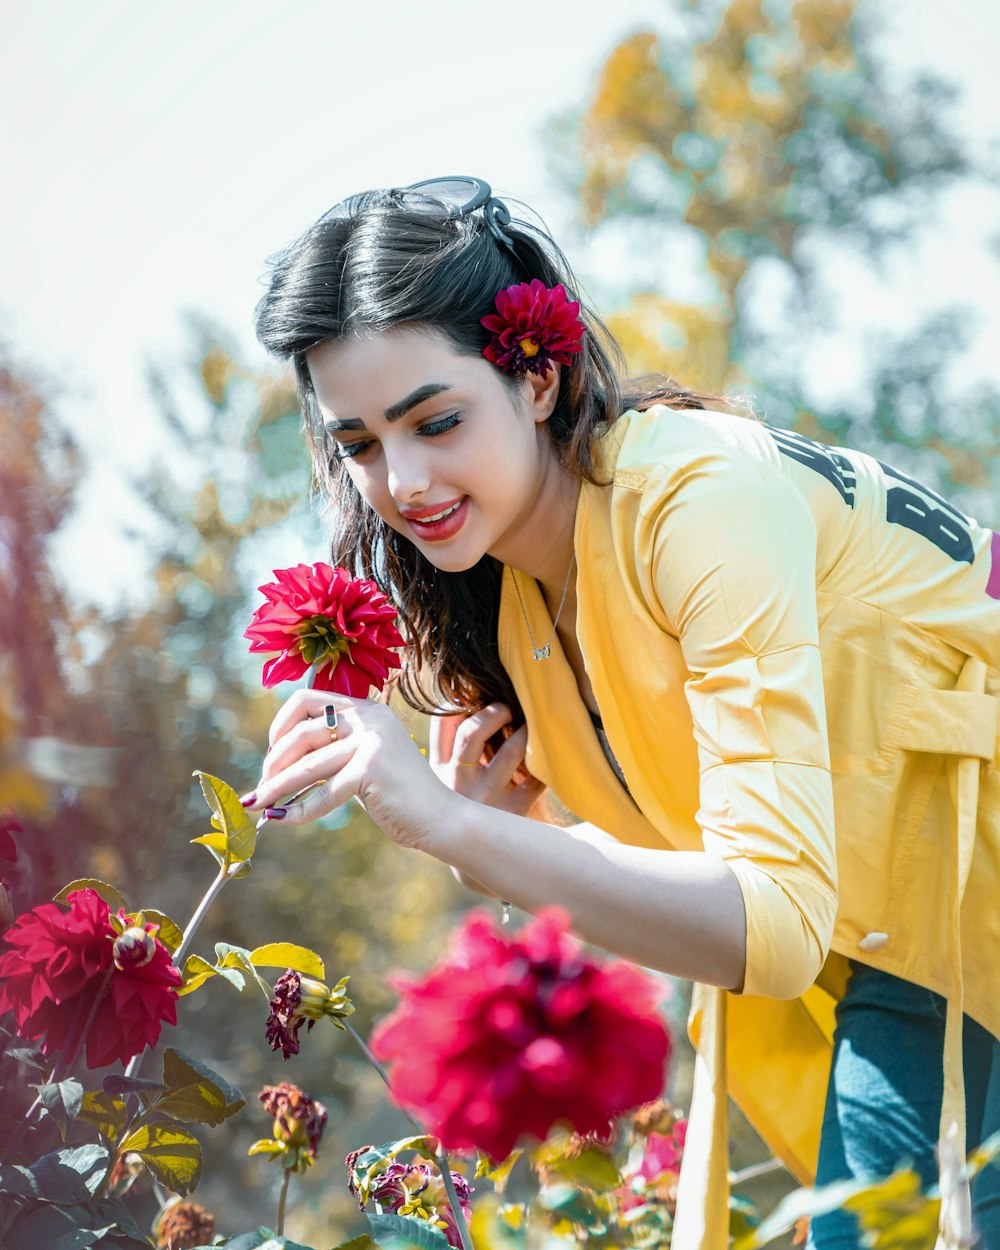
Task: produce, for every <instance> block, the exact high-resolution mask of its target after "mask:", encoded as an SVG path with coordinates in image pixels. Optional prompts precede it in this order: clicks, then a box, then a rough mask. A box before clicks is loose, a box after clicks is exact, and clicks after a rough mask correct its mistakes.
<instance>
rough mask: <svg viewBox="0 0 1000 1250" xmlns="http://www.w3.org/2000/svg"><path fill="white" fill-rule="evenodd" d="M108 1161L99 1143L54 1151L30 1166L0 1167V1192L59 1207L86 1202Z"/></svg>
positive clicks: (105, 1152)
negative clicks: (0, 1168)
mask: <svg viewBox="0 0 1000 1250" xmlns="http://www.w3.org/2000/svg"><path fill="white" fill-rule="evenodd" d="M110 1160H111V1156H110V1154H109V1153H108V1151H107V1150H106V1149H105V1148H104V1147H103V1146H97V1145H88V1146H77V1147H75V1148H73V1149H71V1150H57V1151H55V1152H54V1153H53V1154H48V1155H43V1156H42V1157H41V1158H40V1159H38V1160H37V1161H36V1162H35V1163H33V1164H32V1165H31V1166H30V1167H21V1166H20V1165H19V1164H13V1165H11V1166H8V1167H5V1168H3V1169H2V1170H0V1193H8V1194H14V1195H15V1196H17V1197H19V1198H34V1199H36V1200H37V1201H39V1202H51V1203H53V1204H54V1205H56V1206H62V1207H76V1206H80V1205H81V1204H86V1203H87V1202H89V1201H90V1198H91V1195H92V1194H93V1193H94V1192H95V1190H96V1189H97V1187H98V1185H100V1183H101V1180H102V1179H103V1177H104V1173H105V1172H106V1171H107V1167H108V1163H109V1162H110Z"/></svg>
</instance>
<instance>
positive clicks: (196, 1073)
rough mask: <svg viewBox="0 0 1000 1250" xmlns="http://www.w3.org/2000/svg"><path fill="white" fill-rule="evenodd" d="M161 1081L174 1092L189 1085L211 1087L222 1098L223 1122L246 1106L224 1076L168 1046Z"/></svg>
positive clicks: (234, 1087) (239, 1094) (237, 1091)
mask: <svg viewBox="0 0 1000 1250" xmlns="http://www.w3.org/2000/svg"><path fill="white" fill-rule="evenodd" d="M163 1080H164V1083H165V1084H166V1085H167V1086H169V1087H170V1088H171V1089H175V1090H180V1089H183V1088H185V1087H186V1086H190V1085H204V1086H206V1087H209V1086H211V1087H212V1088H213V1089H214V1090H218V1092H219V1094H220V1095H221V1097H222V1107H223V1112H224V1114H223V1116H222V1119H223V1120H228V1119H229V1117H230V1116H232V1115H235V1114H236V1113H237V1111H242V1110H243V1108H244V1107H245V1106H246V1105H247V1100H246V1099H245V1098H244V1097H243V1095H242V1094H241V1093H240V1091H239V1090H238V1089H237V1088H236V1086H235V1085H230V1083H229V1082H228V1081H227V1080H226V1078H225V1077H224V1076H221V1075H220V1074H219V1073H218V1072H215V1071H213V1069H212V1068H210V1067H209V1066H208V1064H207V1063H202V1062H201V1060H200V1059H195V1058H194V1057H193V1056H192V1055H188V1054H185V1052H184V1051H183V1050H178V1049H177V1048H176V1047H174V1046H168V1047H167V1049H166V1050H165V1051H164V1052H163ZM213 1097H214V1095H213ZM217 1123H221V1121H217Z"/></svg>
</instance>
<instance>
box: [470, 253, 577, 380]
mask: <svg viewBox="0 0 1000 1250" xmlns="http://www.w3.org/2000/svg"><path fill="white" fill-rule="evenodd" d="M496 304H497V311H496V312H495V313H490V314H489V315H488V316H486V317H483V318H482V319H481V321H480V324H481V325H482V326H484V327H485V329H487V330H489V331H490V333H491V334H492V335H493V338H492V339H491V340H490V341H489V343H488V344H487V345H486V347H484V348H483V355H484V356H485V357H486V359H487V360H489V361H492V363H493V364H495V365H497V366H498V367H499V368H500V369H502V370H503V371H504V373H509V374H512V375H513V376H514V377H516V378H523V377H524V375H525V374H526V373H538V374H540V375H541V376H542V377H543V378H544V377H546V376H547V374H548V372H549V363H550V361H555V362H556V364H560V365H568V364H572V362H573V354H574V353H575V352H578V351H579V350H580V347H581V343H582V340H583V322H582V321H581V320H580V304H579V302H578V301H577V300H570V299H568V298H567V296H566V288H565V287H564V286H562V285H561V284H559V285H557V286H553V287H547V286H546V285H545V283H544V282H542V281H541V280H540V279H539V278H532V280H531V281H530V282H521V283H519V284H518V285H516V286H509V287H507V289H506V290H505V291H501V292H500V293H499V294H498V295H497V300H496Z"/></svg>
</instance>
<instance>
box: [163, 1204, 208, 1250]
mask: <svg viewBox="0 0 1000 1250" xmlns="http://www.w3.org/2000/svg"><path fill="white" fill-rule="evenodd" d="M154 1232H155V1233H156V1246H157V1250H191V1247H193V1246H205V1245H208V1243H209V1242H210V1241H211V1240H212V1236H213V1234H214V1233H215V1216H213V1215H210V1214H209V1213H208V1212H207V1211H206V1210H205V1208H204V1207H200V1206H198V1204H197V1203H196V1202H174V1203H171V1204H170V1205H169V1206H166V1207H164V1208H163V1210H162V1212H161V1213H160V1215H159V1217H158V1218H157V1221H156V1225H155V1228H154Z"/></svg>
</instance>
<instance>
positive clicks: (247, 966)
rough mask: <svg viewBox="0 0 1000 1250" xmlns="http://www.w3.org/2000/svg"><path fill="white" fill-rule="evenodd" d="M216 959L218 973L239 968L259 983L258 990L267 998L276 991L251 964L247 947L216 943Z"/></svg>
mask: <svg viewBox="0 0 1000 1250" xmlns="http://www.w3.org/2000/svg"><path fill="white" fill-rule="evenodd" d="M215 958H216V959H217V960H218V962H217V964H216V970H217V971H218V972H222V970H223V969H224V968H239V969H240V970H241V971H243V972H245V973H246V975H247V976H248V977H250V978H252V979H253V980H254V981H255V982H256V983H257V987H258V989H259V990H260V991H261V993H262V994H263V995H264V997H265V998H267V999H270V998H271V995H272V994H273V992H274V991H273V990H272V989H271V987H270V985H268V983H267V982H266V981H265V980H264V978H263V977H262V976H261V975H260V973H259V972H258V971H257V969H256V968H255V967H254V966H253V964H252V963H251V962H250V952H249V951H248V950H247V949H246V947H245V946H230V945H229V943H228V942H216V944H215Z"/></svg>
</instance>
